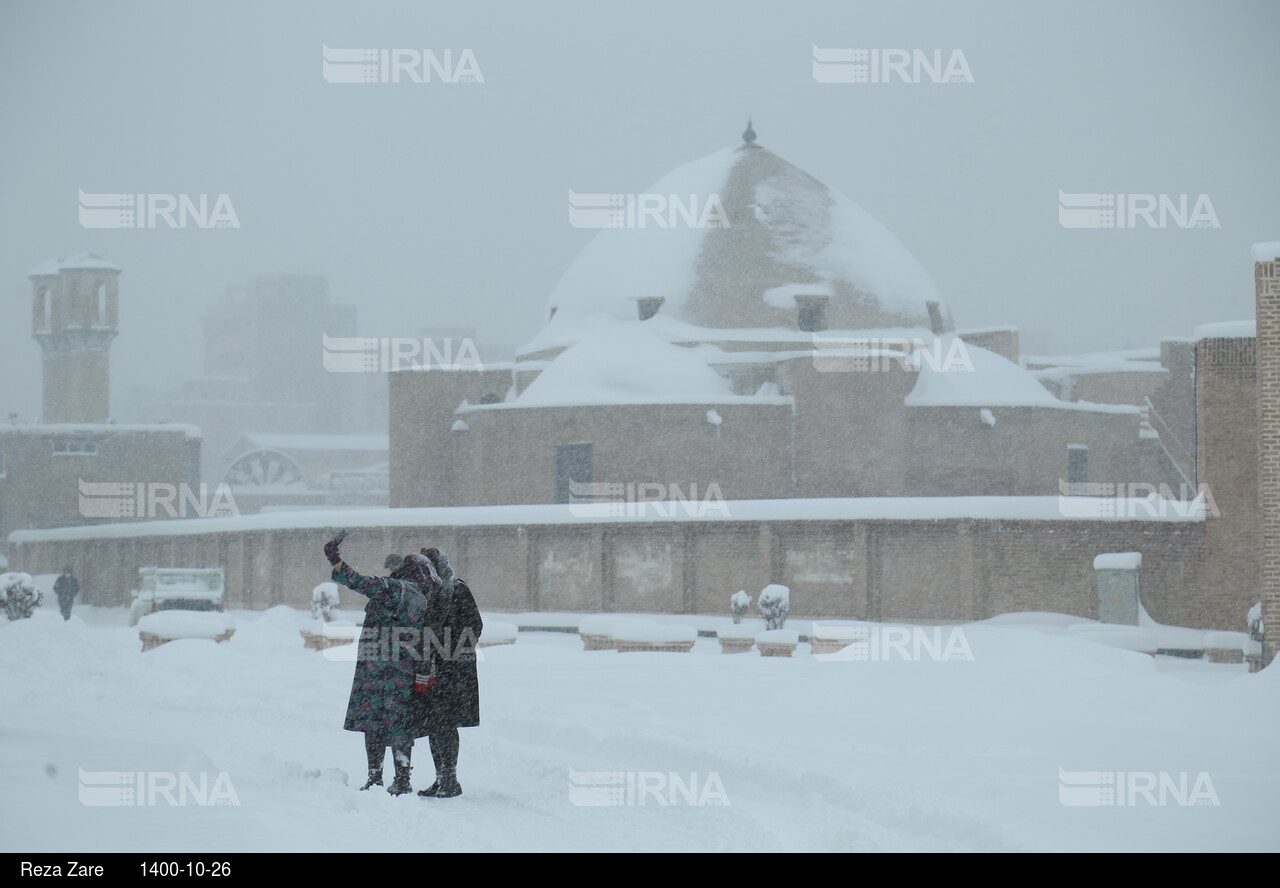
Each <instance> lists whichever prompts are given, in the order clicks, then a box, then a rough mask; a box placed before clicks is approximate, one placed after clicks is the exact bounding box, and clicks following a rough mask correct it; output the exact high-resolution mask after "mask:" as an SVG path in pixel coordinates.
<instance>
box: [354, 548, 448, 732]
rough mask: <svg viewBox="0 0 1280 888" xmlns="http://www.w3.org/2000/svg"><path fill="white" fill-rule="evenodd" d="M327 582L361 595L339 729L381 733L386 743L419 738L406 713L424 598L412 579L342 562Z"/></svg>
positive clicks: (416, 667) (416, 662)
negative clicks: (366, 572)
mask: <svg viewBox="0 0 1280 888" xmlns="http://www.w3.org/2000/svg"><path fill="white" fill-rule="evenodd" d="M333 581H334V582H335V583H341V584H342V585H344V586H347V587H349V588H350V589H352V590H354V591H356V592H359V593H360V594H361V595H364V596H367V597H368V599H369V603H368V604H366V605H365V608H364V628H363V629H362V630H361V632H360V647H359V649H358V651H357V653H356V672H355V678H354V679H352V682H351V697H350V699H349V700H348V702H347V717H346V721H344V722H343V725H342V727H343V728H345V729H346V730H348V731H374V732H380V733H385V734H386V735H387V739H388V742H389V743H395V742H397V741H403V740H407V739H412V738H415V737H425V736H426V735H427V732H425V731H418V730H416V728H415V726H414V724H413V719H412V717H411V714H410V704H411V702H412V698H413V696H414V692H413V676H414V673H415V672H418V671H420V669H421V666H422V664H421V662H420V661H419V657H420V645H421V639H422V626H423V616H424V615H425V614H426V610H427V599H426V596H425V595H423V593H422V590H421V589H420V588H419V587H418V585H417V584H416V583H413V582H411V581H409V580H393V579H391V578H390V577H366V576H363V575H361V574H358V573H356V572H355V571H354V570H352V569H351V567H350V566H348V565H347V564H346V563H343V564H342V565H341V567H340V568H339V569H337V570H335V571H334V572H333Z"/></svg>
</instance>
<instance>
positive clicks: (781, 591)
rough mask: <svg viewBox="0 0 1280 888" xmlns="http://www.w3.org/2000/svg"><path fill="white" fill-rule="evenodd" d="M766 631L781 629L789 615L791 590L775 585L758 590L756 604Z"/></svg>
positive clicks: (771, 584)
mask: <svg viewBox="0 0 1280 888" xmlns="http://www.w3.org/2000/svg"><path fill="white" fill-rule="evenodd" d="M757 604H758V606H759V608H760V616H762V617H764V625H765V628H766V629H781V628H782V627H783V626H785V625H786V622H787V614H789V613H791V590H790V589H788V588H787V587H786V586H781V585H779V584H777V583H770V584H769V585H767V586H765V587H764V588H763V589H761V590H760V600H759V602H758V603H757Z"/></svg>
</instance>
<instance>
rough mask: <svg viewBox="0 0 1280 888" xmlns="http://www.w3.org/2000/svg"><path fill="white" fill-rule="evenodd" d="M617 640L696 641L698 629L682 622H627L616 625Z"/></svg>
mask: <svg viewBox="0 0 1280 888" xmlns="http://www.w3.org/2000/svg"><path fill="white" fill-rule="evenodd" d="M613 638H614V640H615V641H640V642H649V643H652V644H670V643H674V642H682V641H696V640H697V638H698V630H697V629H695V628H693V627H692V626H686V625H683V624H680V623H646V622H640V621H635V622H626V623H620V624H618V625H617V626H615V627H614V630H613Z"/></svg>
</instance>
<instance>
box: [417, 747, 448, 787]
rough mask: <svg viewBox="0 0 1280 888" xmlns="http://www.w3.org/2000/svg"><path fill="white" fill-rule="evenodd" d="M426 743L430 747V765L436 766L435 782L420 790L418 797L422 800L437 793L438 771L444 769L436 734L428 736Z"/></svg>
mask: <svg viewBox="0 0 1280 888" xmlns="http://www.w3.org/2000/svg"><path fill="white" fill-rule="evenodd" d="M427 742H428V743H429V744H430V745H431V763H432V764H433V765H435V766H436V780H435V782H434V783H432V784H431V785H430V786H428V787H427V788H426V789H424V790H421V791H420V792H419V793H418V795H420V796H422V797H423V798H424V799H425V798H431V797H433V796H434V795H435V794H436V792H438V791H439V789H440V771H441V769H442V768H443V767H444V763H443V761H442V760H441V755H440V750H441V743H440V739H439V735H437V734H432V735H430V736H429V737H428V738H427Z"/></svg>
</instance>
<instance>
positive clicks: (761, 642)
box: [756, 629, 800, 657]
mask: <svg viewBox="0 0 1280 888" xmlns="http://www.w3.org/2000/svg"><path fill="white" fill-rule="evenodd" d="M799 643H800V633H799V632H797V631H795V630H794V629H766V630H764V631H763V632H760V633H757V634H756V647H757V648H759V649H760V656H762V657H790V656H791V655H792V654H793V653H795V650H796V645H798V644H799Z"/></svg>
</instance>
